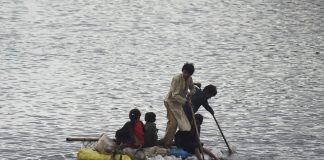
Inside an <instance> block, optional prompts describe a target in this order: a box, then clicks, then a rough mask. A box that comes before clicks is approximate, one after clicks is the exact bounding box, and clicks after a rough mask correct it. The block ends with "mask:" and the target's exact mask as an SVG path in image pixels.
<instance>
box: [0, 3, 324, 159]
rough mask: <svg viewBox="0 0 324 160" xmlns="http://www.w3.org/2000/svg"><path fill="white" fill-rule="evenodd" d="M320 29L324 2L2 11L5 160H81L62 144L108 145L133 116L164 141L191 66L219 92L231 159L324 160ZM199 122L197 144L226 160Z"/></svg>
mask: <svg viewBox="0 0 324 160" xmlns="http://www.w3.org/2000/svg"><path fill="white" fill-rule="evenodd" d="M323 24H324V2H323V0H312V1H308V0H298V1H297V0H291V1H277V0H275V1H266V0H265V1H257V0H250V1H246V0H242V1H235V0H229V1H219V0H195V1H194V0H177V1H158V0H152V1H140V0H137V1H126V0H122V1H108V0H96V1H90V0H73V1H59V0H24V1H23V0H3V1H1V2H0V91H1V92H0V114H1V116H0V124H1V125H0V159H75V157H76V153H77V151H78V150H79V149H80V147H81V146H82V144H81V143H78V142H74V143H67V142H66V141H65V138H66V137H71V136H91V137H93V136H99V135H100V134H101V133H103V132H107V133H108V134H109V135H110V136H112V137H113V136H114V132H115V131H116V130H117V129H118V128H119V127H121V126H122V124H123V123H124V122H126V121H127V120H128V111H129V110H130V109H132V108H135V107H136V108H139V109H140V110H141V111H142V115H144V114H145V112H147V111H153V112H155V113H156V114H157V126H158V128H159V129H160V131H159V133H158V134H159V137H160V138H162V137H163V135H164V130H165V126H166V110H165V108H164V106H163V98H164V96H165V95H166V94H167V91H168V89H169V86H170V81H171V78H172V76H173V75H175V74H177V73H180V72H181V67H182V65H183V64H184V63H185V62H193V63H194V64H195V67H196V71H195V73H194V75H193V79H194V81H199V82H201V83H202V85H203V86H205V85H208V84H214V85H216V86H217V87H218V94H217V96H216V97H215V98H212V99H211V100H210V105H211V106H212V107H213V108H214V110H215V113H216V118H217V120H218V122H219V123H220V126H221V127H222V129H223V132H224V134H225V137H226V139H227V141H228V142H229V143H230V145H234V146H235V147H236V148H237V151H236V153H235V154H234V155H231V156H229V157H226V158H227V159H233V160H236V159H237V160H238V159H246V160H259V159H263V160H272V159H276V160H282V159H289V160H305V159H311V160H314V159H316V160H320V159H324V136H323V132H324V124H323V122H324V110H323V106H324V98H323V97H324V63H323V61H324V47H323V46H324V26H323ZM199 113H201V114H203V115H204V116H205V121H204V123H203V126H202V127H203V128H202V132H201V140H202V142H203V143H204V144H205V146H206V147H207V148H209V149H211V150H212V151H214V152H215V151H220V150H222V151H226V150H227V148H226V145H225V143H224V141H223V138H222V137H221V135H220V133H219V130H218V128H217V126H216V123H215V121H214V119H213V118H212V117H211V115H209V113H208V112H207V111H205V110H203V109H200V110H199ZM142 120H143V121H144V117H143V116H142Z"/></svg>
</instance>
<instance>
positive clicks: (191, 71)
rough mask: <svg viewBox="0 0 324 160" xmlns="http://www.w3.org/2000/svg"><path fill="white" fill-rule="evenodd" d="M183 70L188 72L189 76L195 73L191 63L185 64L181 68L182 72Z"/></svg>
mask: <svg viewBox="0 0 324 160" xmlns="http://www.w3.org/2000/svg"><path fill="white" fill-rule="evenodd" d="M183 70H186V71H188V72H189V74H190V75H192V74H193V73H194V72H195V67H194V65H193V63H188V62H186V63H185V64H184V65H183V67H182V71H183Z"/></svg>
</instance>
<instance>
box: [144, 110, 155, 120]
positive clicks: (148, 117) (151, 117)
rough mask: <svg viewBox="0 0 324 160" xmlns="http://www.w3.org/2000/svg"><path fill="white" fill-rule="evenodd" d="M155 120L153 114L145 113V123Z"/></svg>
mask: <svg viewBox="0 0 324 160" xmlns="http://www.w3.org/2000/svg"><path fill="white" fill-rule="evenodd" d="M155 120H156V115H155V113H153V112H147V113H146V114H145V121H146V122H155Z"/></svg>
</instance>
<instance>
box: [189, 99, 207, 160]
mask: <svg viewBox="0 0 324 160" xmlns="http://www.w3.org/2000/svg"><path fill="white" fill-rule="evenodd" d="M189 101H190V102H191V99H189ZM188 103H189V102H188ZM189 107H190V110H191V116H192V119H193V123H194V127H195V131H196V135H197V137H196V138H197V140H198V144H199V151H200V152H201V156H202V159H203V160H205V157H204V150H203V148H202V146H201V142H200V138H199V132H198V128H197V123H196V117H195V113H194V111H193V109H192V104H191V103H189Z"/></svg>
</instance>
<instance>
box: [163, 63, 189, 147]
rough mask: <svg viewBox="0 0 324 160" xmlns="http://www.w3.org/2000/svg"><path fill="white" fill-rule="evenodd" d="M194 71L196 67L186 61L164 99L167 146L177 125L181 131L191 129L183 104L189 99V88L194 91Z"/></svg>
mask: <svg viewBox="0 0 324 160" xmlns="http://www.w3.org/2000/svg"><path fill="white" fill-rule="evenodd" d="M194 71H195V68H194V65H193V64H192V63H185V64H184V65H183V67H182V73H181V74H177V75H175V76H174V77H173V78H172V82H171V87H170V90H169V92H168V94H167V96H166V98H165V99H164V105H165V108H166V110H167V119H168V122H167V127H166V131H165V135H164V146H165V147H167V148H168V147H170V146H171V145H172V142H173V139H174V136H175V133H176V131H177V127H179V130H181V131H190V129H191V126H190V122H189V121H188V119H187V116H186V114H185V112H184V111H183V108H182V106H183V105H184V104H185V103H186V101H187V99H186V96H187V94H188V90H189V89H190V94H193V92H194V83H193V81H192V78H191V76H192V74H193V73H194ZM189 103H191V102H189Z"/></svg>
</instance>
